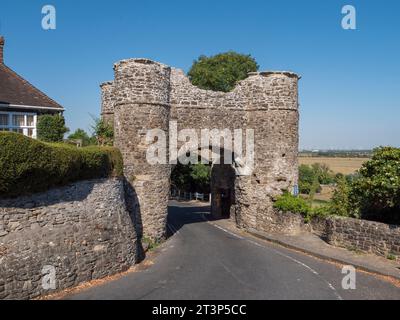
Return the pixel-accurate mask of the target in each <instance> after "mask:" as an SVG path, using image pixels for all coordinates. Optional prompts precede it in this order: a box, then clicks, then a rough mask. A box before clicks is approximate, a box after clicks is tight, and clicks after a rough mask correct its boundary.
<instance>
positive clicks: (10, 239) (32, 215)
mask: <svg viewBox="0 0 400 320" xmlns="http://www.w3.org/2000/svg"><path fill="white" fill-rule="evenodd" d="M132 220H133V219H132V218H131V216H130V214H129V211H128V210H127V208H126V206H125V192H124V181H123V180H122V179H104V180H92V181H82V182H77V183H74V184H72V185H70V186H67V187H62V188H56V189H52V190H49V191H47V192H44V193H39V194H34V195H31V196H25V197H19V198H16V199H8V200H0V299H32V298H36V297H39V296H41V295H45V294H49V293H53V292H55V291H58V290H62V289H65V288H69V287H73V286H76V285H78V284H79V283H82V282H86V281H90V280H93V279H100V278H104V277H106V276H109V275H113V274H115V273H119V272H122V271H125V270H127V269H128V268H130V267H131V266H132V265H133V264H134V263H135V262H136V261H137V254H138V250H137V246H138V243H137V238H136V232H135V228H134V221H132ZM49 268H50V269H52V268H54V269H53V270H54V272H55V273H54V280H55V283H54V285H55V286H54V287H49V286H46V285H44V283H45V284H47V282H46V281H45V280H46V279H45V277H46V275H47V273H48V272H49V271H50V269H49ZM49 276H50V274H49ZM49 280H50V279H49ZM50 283H51V281H50Z"/></svg>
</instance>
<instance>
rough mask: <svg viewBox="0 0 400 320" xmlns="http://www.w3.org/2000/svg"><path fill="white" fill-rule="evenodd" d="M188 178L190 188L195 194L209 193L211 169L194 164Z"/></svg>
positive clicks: (203, 165)
mask: <svg viewBox="0 0 400 320" xmlns="http://www.w3.org/2000/svg"><path fill="white" fill-rule="evenodd" d="M190 177H191V179H192V186H193V188H194V189H195V191H196V192H200V193H210V182H211V167H210V166H207V165H205V164H201V163H199V164H195V165H192V166H191V173H190Z"/></svg>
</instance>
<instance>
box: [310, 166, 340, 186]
mask: <svg viewBox="0 0 400 320" xmlns="http://www.w3.org/2000/svg"><path fill="white" fill-rule="evenodd" d="M311 167H312V169H313V171H314V174H315V175H316V176H317V178H318V181H319V183H320V184H332V183H334V182H335V175H334V173H333V172H332V171H331V170H330V169H329V167H328V166H327V165H326V164H324V163H314V164H313V165H312V166H311Z"/></svg>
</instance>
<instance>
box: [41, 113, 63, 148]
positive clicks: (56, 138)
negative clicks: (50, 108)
mask: <svg viewBox="0 0 400 320" xmlns="http://www.w3.org/2000/svg"><path fill="white" fill-rule="evenodd" d="M68 131H69V129H68V128H67V127H66V126H65V119H64V117H63V116H62V115H60V114H57V115H48V114H46V115H42V116H39V118H38V123H37V137H38V139H39V140H41V141H45V142H61V141H63V139H64V134H65V133H67V132H68Z"/></svg>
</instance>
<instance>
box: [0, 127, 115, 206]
mask: <svg viewBox="0 0 400 320" xmlns="http://www.w3.org/2000/svg"><path fill="white" fill-rule="evenodd" d="M122 170H123V162H122V156H121V153H120V152H119V150H118V149H116V148H113V147H97V146H91V147H86V148H76V147H75V146H70V145H66V144H62V143H58V144H50V143H44V142H40V141H37V140H33V139H30V138H28V137H25V136H23V135H21V134H17V133H11V132H0V198H8V197H17V196H20V195H25V194H31V193H35V192H42V191H45V190H47V189H49V188H52V187H56V186H62V185H66V184H68V183H71V182H74V181H79V180H88V179H97V178H106V177H113V176H122Z"/></svg>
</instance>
